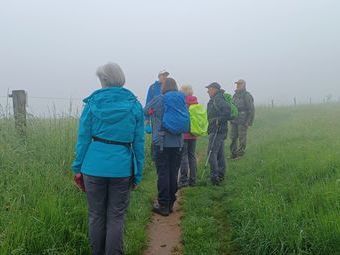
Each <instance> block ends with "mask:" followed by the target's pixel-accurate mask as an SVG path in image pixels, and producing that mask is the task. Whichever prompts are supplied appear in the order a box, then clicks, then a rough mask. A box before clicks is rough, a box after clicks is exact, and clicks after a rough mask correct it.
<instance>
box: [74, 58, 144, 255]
mask: <svg viewBox="0 0 340 255" xmlns="http://www.w3.org/2000/svg"><path fill="white" fill-rule="evenodd" d="M97 76H98V77H99V80H100V82H101V85H102V87H103V88H102V89H99V90H97V91H95V92H94V93H93V94H92V95H90V96H89V97H87V98H86V99H85V100H84V103H85V107H84V110H83V112H82V115H81V118H80V123H79V131H78V132H79V133H78V142H77V146H76V159H75V160H74V162H73V165H72V169H73V172H74V173H75V174H76V177H75V179H76V180H77V181H78V183H79V182H81V180H82V177H83V179H84V184H85V190H86V193H87V200H88V207H89V228H90V243H91V248H92V251H93V254H96V255H97V254H98V255H99V254H123V241H122V240H123V238H122V235H123V224H124V214H125V211H126V209H127V207H128V202H129V193H130V189H131V187H133V188H136V187H137V185H138V184H139V183H140V181H141V178H142V171H143V164H144V113H143V109H142V106H141V104H140V103H139V102H138V100H137V98H136V97H135V96H134V94H133V93H132V92H131V91H129V90H127V89H125V88H123V85H124V84H125V77H124V73H123V71H122V70H121V68H120V67H119V66H118V65H117V64H113V63H108V64H106V65H104V66H102V67H99V68H98V70H97Z"/></svg>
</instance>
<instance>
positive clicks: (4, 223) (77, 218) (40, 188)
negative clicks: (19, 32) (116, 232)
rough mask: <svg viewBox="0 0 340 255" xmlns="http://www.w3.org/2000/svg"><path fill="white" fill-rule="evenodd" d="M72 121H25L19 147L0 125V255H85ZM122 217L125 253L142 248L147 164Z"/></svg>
mask: <svg viewBox="0 0 340 255" xmlns="http://www.w3.org/2000/svg"><path fill="white" fill-rule="evenodd" d="M76 123H77V120H75V119H71V118H67V119H53V120H30V121H29V123H28V132H27V133H28V139H27V142H26V143H24V142H23V141H20V139H18V138H17V137H16V135H15V132H14V131H13V123H11V122H8V121H6V122H5V121H2V122H0V127H1V129H0V139H1V142H0V254H1V255H2V254H13V255H14V254H16V255H19V254H20V255H21V254H22V255H29V254H34V255H37V254H89V245H88V238H87V209H86V200H85V195H84V194H83V193H81V192H79V191H78V190H77V189H76V188H75V187H74V185H73V181H72V174H71V172H70V170H69V169H70V164H71V162H72V160H73V155H74V152H73V151H74V143H75V139H76ZM145 172H146V174H145V176H144V181H143V183H142V185H141V187H140V189H139V190H138V191H136V192H133V194H132V198H131V199H132V201H131V204H130V208H129V213H128V216H127V227H126V237H125V239H126V252H127V254H140V252H141V250H143V248H144V247H145V246H146V245H147V236H146V233H145V227H146V225H147V224H148V222H149V219H150V216H151V202H152V200H153V198H154V196H155V191H156V190H155V184H154V179H155V176H154V172H155V171H150V162H149V161H148V162H147V165H146V170H145Z"/></svg>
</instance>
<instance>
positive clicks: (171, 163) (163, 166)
mask: <svg viewBox="0 0 340 255" xmlns="http://www.w3.org/2000/svg"><path fill="white" fill-rule="evenodd" d="M154 149H155V153H156V154H155V155H156V168H157V175H158V181H157V188H158V203H159V204H160V205H161V206H169V205H170V204H172V203H174V202H175V201H176V192H177V178H178V171H179V167H180V164H181V158H182V151H181V148H177V147H176V148H163V150H162V151H161V149H160V147H159V146H155V147H154Z"/></svg>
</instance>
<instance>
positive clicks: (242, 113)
mask: <svg viewBox="0 0 340 255" xmlns="http://www.w3.org/2000/svg"><path fill="white" fill-rule="evenodd" d="M233 101H234V104H235V105H236V106H237V109H238V112H239V116H238V117H237V118H236V119H234V120H233V123H236V124H243V125H245V124H247V125H249V126H251V125H253V122H254V117H255V107H254V98H253V96H252V95H251V94H250V93H249V92H248V91H246V90H243V91H236V92H235V94H234V96H233Z"/></svg>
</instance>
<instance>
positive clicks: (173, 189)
mask: <svg viewBox="0 0 340 255" xmlns="http://www.w3.org/2000/svg"><path fill="white" fill-rule="evenodd" d="M169 150H170V154H169V165H170V167H169V173H170V175H169V183H170V189H169V191H170V192H169V194H170V203H169V209H171V210H172V206H173V204H174V203H175V201H176V193H177V189H178V186H177V178H178V170H179V167H180V164H181V158H182V151H181V148H169Z"/></svg>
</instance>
